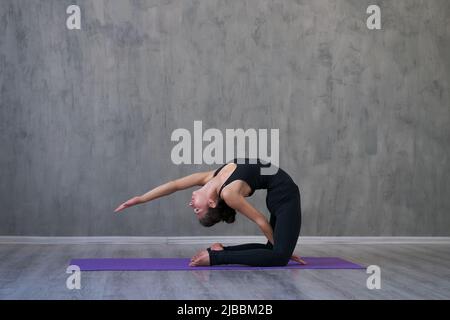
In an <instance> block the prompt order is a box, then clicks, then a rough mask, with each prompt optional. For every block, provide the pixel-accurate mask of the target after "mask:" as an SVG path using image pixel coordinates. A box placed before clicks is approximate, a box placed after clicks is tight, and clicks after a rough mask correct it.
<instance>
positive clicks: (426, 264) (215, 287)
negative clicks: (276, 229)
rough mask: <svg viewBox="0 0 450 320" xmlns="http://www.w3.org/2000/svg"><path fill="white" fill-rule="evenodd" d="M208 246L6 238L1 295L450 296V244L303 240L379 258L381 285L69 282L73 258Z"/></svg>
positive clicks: (360, 279)
mask: <svg viewBox="0 0 450 320" xmlns="http://www.w3.org/2000/svg"><path fill="white" fill-rule="evenodd" d="M201 248H202V246H201V245H194V246H193V245H167V244H165V245H138V244H134V245H118V244H116V245H105V244H84V245H83V244H80V245H73V244H71V245H38V244H26V245H24V244H2V245H0V299H155V300H157V299H194V300H201V299H250V300H255V299H257V300H259V299H289V300H291V299H295V300H296V299H450V245H448V244H419V245H418V244H407V245H405V244H395V245H393V244H364V245H363V244H361V245H355V244H352V245H349V244H339V245H334V244H333V245H331V244H327V245H301V246H298V247H297V250H296V253H297V254H300V255H303V256H317V257H324V256H335V257H341V258H344V259H348V260H350V261H352V262H356V263H360V264H363V265H365V266H367V265H378V266H379V267H380V268H381V289H379V290H376V289H375V290H369V289H367V287H366V280H367V277H368V276H369V275H368V274H366V272H365V270H271V271H266V270H264V271H146V272H143V271H140V272H136V271H133V272H130V271H114V272H110V271H109V272H82V274H81V289H80V290H68V289H67V288H66V279H67V277H68V276H69V274H66V268H67V266H68V263H69V261H70V259H72V258H101V257H105V258H106V257H115V258H118V257H190V256H192V255H193V254H194V253H195V252H196V251H197V250H198V249H201Z"/></svg>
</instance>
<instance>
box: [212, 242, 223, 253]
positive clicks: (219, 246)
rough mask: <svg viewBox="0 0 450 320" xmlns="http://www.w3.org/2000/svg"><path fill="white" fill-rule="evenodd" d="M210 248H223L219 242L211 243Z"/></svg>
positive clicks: (216, 249)
mask: <svg viewBox="0 0 450 320" xmlns="http://www.w3.org/2000/svg"><path fill="white" fill-rule="evenodd" d="M211 250H214V251H222V250H223V245H222V244H221V243H218V242H216V243H213V245H212V246H211Z"/></svg>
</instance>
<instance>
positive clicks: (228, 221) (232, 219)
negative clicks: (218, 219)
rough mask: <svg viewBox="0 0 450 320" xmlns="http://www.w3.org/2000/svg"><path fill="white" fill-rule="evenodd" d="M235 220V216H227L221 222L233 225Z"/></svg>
mask: <svg viewBox="0 0 450 320" xmlns="http://www.w3.org/2000/svg"><path fill="white" fill-rule="evenodd" d="M234 220H235V215H234V214H233V215H229V216H228V217H226V218H225V219H223V221H225V222H226V223H233V222H234Z"/></svg>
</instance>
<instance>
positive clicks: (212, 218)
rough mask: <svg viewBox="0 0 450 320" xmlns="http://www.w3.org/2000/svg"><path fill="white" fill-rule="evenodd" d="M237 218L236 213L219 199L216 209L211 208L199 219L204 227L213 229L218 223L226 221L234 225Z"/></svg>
mask: <svg viewBox="0 0 450 320" xmlns="http://www.w3.org/2000/svg"><path fill="white" fill-rule="evenodd" d="M235 218H236V211H235V210H234V209H233V208H231V207H229V206H228V205H227V204H226V203H225V201H223V200H222V199H219V201H218V203H217V205H216V206H215V207H214V208H211V207H210V208H209V209H208V211H207V212H206V213H205V214H204V215H203V216H202V217H199V219H198V220H199V222H200V224H201V225H202V226H204V227H211V226H213V225H215V224H216V223H218V222H221V221H224V222H226V223H233V222H234V220H235Z"/></svg>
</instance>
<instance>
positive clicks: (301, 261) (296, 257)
mask: <svg viewBox="0 0 450 320" xmlns="http://www.w3.org/2000/svg"><path fill="white" fill-rule="evenodd" d="M291 260H294V261H295V262H298V263H300V264H303V265H305V264H307V263H306V262H305V261H304V260H302V259H301V258H300V257H298V256H294V255H292V257H291Z"/></svg>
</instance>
